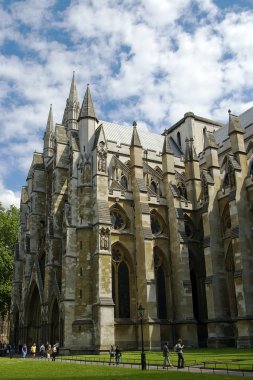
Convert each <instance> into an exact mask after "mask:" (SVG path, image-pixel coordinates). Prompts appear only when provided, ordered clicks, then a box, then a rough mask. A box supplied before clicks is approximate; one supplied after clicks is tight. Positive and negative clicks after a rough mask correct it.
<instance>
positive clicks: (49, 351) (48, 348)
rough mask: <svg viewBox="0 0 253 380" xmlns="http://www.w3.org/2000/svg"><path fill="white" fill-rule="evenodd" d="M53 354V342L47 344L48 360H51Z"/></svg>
mask: <svg viewBox="0 0 253 380" xmlns="http://www.w3.org/2000/svg"><path fill="white" fill-rule="evenodd" d="M51 354H52V347H51V344H47V360H50V357H51Z"/></svg>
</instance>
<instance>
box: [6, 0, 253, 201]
mask: <svg viewBox="0 0 253 380" xmlns="http://www.w3.org/2000/svg"><path fill="white" fill-rule="evenodd" d="M0 17H1V25H0V47H1V49H0V112H1V129H0V131H1V132H0V161H1V162H0V202H2V203H3V204H4V206H5V207H8V206H9V205H10V204H15V205H19V196H20V189H21V186H23V185H25V184H26V175H27V172H28V169H29V166H30V164H31V159H32V154H33V152H34V151H42V142H43V141H42V137H43V132H44V129H45V126H46V122H47V117H48V112H49V107H50V104H52V105H53V114H54V121H55V122H57V123H61V121H62V116H63V111H64V106H65V102H66V99H67V97H68V93H69V88H70V82H71V77H72V72H73V71H75V72H76V78H77V85H78V93H79V100H80V102H81V101H82V98H83V95H84V91H85V88H86V84H87V83H90V88H91V92H92V95H93V100H94V103H95V107H96V112H97V116H98V118H99V119H101V120H108V121H114V122H117V123H124V124H129V125H131V124H132V121H133V120H137V121H138V125H139V126H140V127H141V128H145V129H148V130H152V131H154V132H157V133H162V132H163V130H164V129H165V128H168V127H169V126H171V125H173V123H175V122H176V121H177V120H179V119H180V118H182V117H183V115H184V113H185V112H188V111H192V112H194V113H196V114H197V115H200V116H203V117H208V118H212V119H214V120H217V121H221V122H226V121H227V110H228V109H231V110H232V112H233V113H234V114H240V113H242V112H243V111H245V110H247V109H248V108H250V107H252V106H253V65H252V57H253V39H252V35H253V1H252V0H247V1H246V0H245V1H228V0H226V1H225V0H224V1H218V0H217V1H213V0H174V1H171V0H159V1H158V0H82V1H81V0H18V1H15V0H12V1H11V0H6V1H5V0H2V1H1V0H0Z"/></svg>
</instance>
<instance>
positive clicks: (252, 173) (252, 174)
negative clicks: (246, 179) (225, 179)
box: [249, 159, 253, 179]
mask: <svg viewBox="0 0 253 380" xmlns="http://www.w3.org/2000/svg"><path fill="white" fill-rule="evenodd" d="M249 174H250V177H251V179H253V159H252V160H251V162H250V164H249Z"/></svg>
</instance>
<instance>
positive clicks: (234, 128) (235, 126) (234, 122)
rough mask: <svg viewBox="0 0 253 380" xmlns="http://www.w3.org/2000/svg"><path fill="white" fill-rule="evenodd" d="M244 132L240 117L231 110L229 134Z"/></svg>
mask: <svg viewBox="0 0 253 380" xmlns="http://www.w3.org/2000/svg"><path fill="white" fill-rule="evenodd" d="M235 132H237V133H244V131H243V129H242V126H241V124H240V120H239V117H238V116H236V115H232V113H231V111H230V112H229V122H228V135H230V134H232V133H235Z"/></svg>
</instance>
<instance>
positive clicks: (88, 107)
mask: <svg viewBox="0 0 253 380" xmlns="http://www.w3.org/2000/svg"><path fill="white" fill-rule="evenodd" d="M86 118H92V119H96V120H97V117H96V112H95V108H94V105H93V101H92V97H91V93H90V87H89V85H87V88H86V92H85V95H84V98H83V104H82V107H81V110H80V115H79V120H81V119H86Z"/></svg>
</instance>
